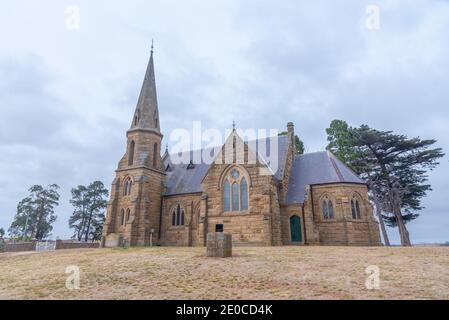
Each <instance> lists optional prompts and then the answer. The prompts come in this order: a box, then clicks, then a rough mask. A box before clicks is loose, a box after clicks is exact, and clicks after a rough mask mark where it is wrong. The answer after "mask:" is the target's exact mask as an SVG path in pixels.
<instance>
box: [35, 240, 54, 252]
mask: <svg viewBox="0 0 449 320" xmlns="http://www.w3.org/2000/svg"><path fill="white" fill-rule="evenodd" d="M53 250H56V241H42V242H37V243H36V251H53Z"/></svg>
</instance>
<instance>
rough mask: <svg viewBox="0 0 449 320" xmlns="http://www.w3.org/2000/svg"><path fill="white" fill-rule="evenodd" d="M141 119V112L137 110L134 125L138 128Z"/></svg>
mask: <svg viewBox="0 0 449 320" xmlns="http://www.w3.org/2000/svg"><path fill="white" fill-rule="evenodd" d="M139 118H140V110H137V114H136V116H135V117H134V125H135V126H137V124H138V123H139Z"/></svg>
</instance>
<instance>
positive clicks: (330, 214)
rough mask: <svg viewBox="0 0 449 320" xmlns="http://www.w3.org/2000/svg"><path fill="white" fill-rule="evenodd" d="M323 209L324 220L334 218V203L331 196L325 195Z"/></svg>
mask: <svg viewBox="0 0 449 320" xmlns="http://www.w3.org/2000/svg"><path fill="white" fill-rule="evenodd" d="M321 207H322V208H321V209H322V211H323V219H324V220H332V219H334V204H333V203H332V200H331V199H329V197H327V196H326V197H324V198H323V201H322V203H321Z"/></svg>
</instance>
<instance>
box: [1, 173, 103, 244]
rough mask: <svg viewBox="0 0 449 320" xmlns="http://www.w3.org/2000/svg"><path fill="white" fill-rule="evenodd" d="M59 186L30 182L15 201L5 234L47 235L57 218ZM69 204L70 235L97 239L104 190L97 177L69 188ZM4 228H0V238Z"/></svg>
mask: <svg viewBox="0 0 449 320" xmlns="http://www.w3.org/2000/svg"><path fill="white" fill-rule="evenodd" d="M58 190H59V186H58V185H56V184H51V185H49V186H47V187H44V186H42V185H34V186H32V187H31V188H30V189H29V190H28V191H29V195H28V196H27V197H25V198H24V199H22V200H21V201H20V202H19V204H18V205H17V212H16V214H15V216H14V219H13V221H12V223H11V226H10V227H9V229H8V234H9V236H10V237H11V238H12V239H16V240H23V241H26V240H32V239H35V240H43V239H47V238H49V237H50V236H51V232H52V230H53V224H54V222H55V221H56V219H57V216H56V213H55V208H56V207H57V206H58V205H59V199H60V194H59V191H58ZM71 193H72V198H71V199H70V204H71V205H72V206H73V212H72V215H71V216H70V218H69V222H68V224H69V228H70V229H72V230H73V235H72V239H76V240H78V241H86V242H87V241H95V240H100V239H101V233H102V228H103V222H104V218H105V209H106V207H107V197H108V190H107V189H106V188H105V187H104V184H103V183H102V182H101V181H94V182H92V183H90V184H89V185H87V186H83V185H80V186H78V187H76V188H73V189H72V190H71ZM4 235H5V230H4V229H3V228H0V238H3V237H4Z"/></svg>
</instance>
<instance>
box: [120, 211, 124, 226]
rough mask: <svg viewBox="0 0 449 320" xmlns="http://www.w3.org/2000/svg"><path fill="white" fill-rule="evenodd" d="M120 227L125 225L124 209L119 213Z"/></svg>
mask: <svg viewBox="0 0 449 320" xmlns="http://www.w3.org/2000/svg"><path fill="white" fill-rule="evenodd" d="M120 225H121V226H124V225H125V209H122V210H121V211H120Z"/></svg>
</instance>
